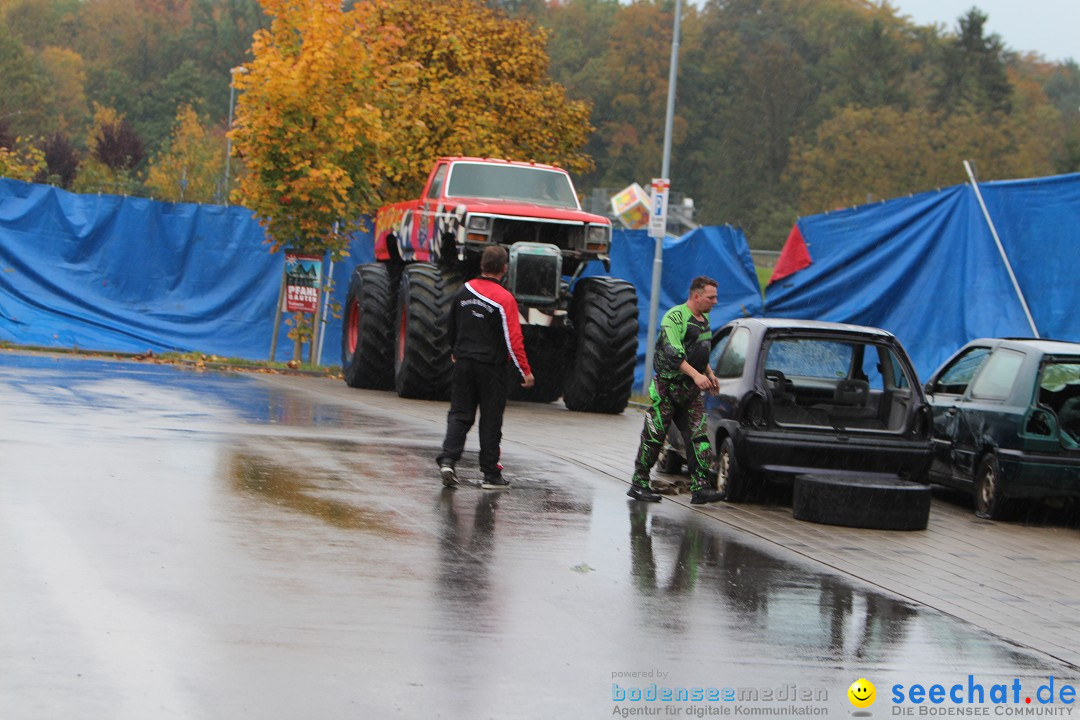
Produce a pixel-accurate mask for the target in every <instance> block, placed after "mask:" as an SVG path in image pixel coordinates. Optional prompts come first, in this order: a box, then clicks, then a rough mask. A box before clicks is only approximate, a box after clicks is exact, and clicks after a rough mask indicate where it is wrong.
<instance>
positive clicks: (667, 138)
mask: <svg viewBox="0 0 1080 720" xmlns="http://www.w3.org/2000/svg"><path fill="white" fill-rule="evenodd" d="M681 20H682V0H675V29H674V32H673V33H672V35H671V62H670V64H669V66H668V91H667V114H666V115H665V117H664V159H663V165H662V169H661V170H660V177H662V178H664V179H665V180H666V179H670V174H669V173H670V172H671V129H672V126H673V125H674V124H675V80H676V78H677V76H678V72H679V26H680V22H681ZM663 269H664V238H662V237H658V238H656V249H655V251H654V253H653V271H652V289H651V290H650V292H649V333H648V335H647V336H646V340H645V378H644V380H643V381H642V385H641V392H642V393H643V394H647V393H648V392H649V384H650V383H651V382H652V371H653V354H654V353H655V351H656V325H657V318H658V316H659V315H660V277H661V275H662V272H663Z"/></svg>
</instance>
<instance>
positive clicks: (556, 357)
mask: <svg viewBox="0 0 1080 720" xmlns="http://www.w3.org/2000/svg"><path fill="white" fill-rule="evenodd" d="M521 334H522V338H523V340H524V342H525V354H526V355H527V356H528V358H529V366H530V367H531V369H532V373H533V376H534V378H535V381H536V382H535V384H534V385H533V386H532V387H531V388H529V389H527V390H526V389H525V388H523V387H521V373H520V372H518V369H517V365H515V364H514V363H512V362H510V363H507V365H508V366H509V373H510V375H509V379H508V380H507V384H506V386H507V387H508V388H509V389H510V390H509V393H508V396H509V398H510V399H511V400H524V401H526V402H536V403H549V402H553V401H555V400H558V399H559V397H560V396H561V395H562V393H563V379H564V377H565V376H566V365H567V362H566V348H567V346H568V344H569V343H568V342H567V335H568V333H567V332H566V331H565V330H562V329H555V330H553V329H551V328H548V327H543V326H539V325H523V326H522V328H521Z"/></svg>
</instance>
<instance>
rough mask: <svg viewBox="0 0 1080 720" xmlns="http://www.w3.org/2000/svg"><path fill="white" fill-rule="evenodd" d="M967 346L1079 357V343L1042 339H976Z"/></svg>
mask: <svg viewBox="0 0 1080 720" xmlns="http://www.w3.org/2000/svg"><path fill="white" fill-rule="evenodd" d="M967 345H992V346H998V347H1006V348H1008V347H1011V348H1013V349H1015V350H1034V351H1035V352H1038V353H1042V354H1043V355H1080V343H1073V342H1067V341H1065V340H1046V339H1043V338H978V339H977V340H972V341H971V342H969V343H967ZM965 347H966V345H965Z"/></svg>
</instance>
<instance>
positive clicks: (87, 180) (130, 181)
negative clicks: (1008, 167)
mask: <svg viewBox="0 0 1080 720" xmlns="http://www.w3.org/2000/svg"><path fill="white" fill-rule="evenodd" d="M144 154H145V151H144V148H143V144H142V141H141V140H140V139H139V136H138V135H137V134H136V133H135V131H134V129H133V128H132V127H131V124H130V123H128V122H127V121H126V119H125V118H124V116H123V115H121V114H120V113H118V112H117V111H116V110H114V109H113V108H110V107H105V106H102V105H96V104H95V106H94V122H93V126H92V128H91V131H90V153H89V157H87V158H86V160H85V161H84V162H83V163H82V166H81V168H80V171H79V174H78V176H77V177H76V178H75V182H74V184H73V186H72V189H73V190H75V192H105V193H116V194H121V195H132V194H135V193H136V192H138V190H139V188H140V182H139V178H138V166H139V164H140V163H141V162H142V160H143V157H144Z"/></svg>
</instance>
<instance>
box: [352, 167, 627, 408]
mask: <svg viewBox="0 0 1080 720" xmlns="http://www.w3.org/2000/svg"><path fill="white" fill-rule="evenodd" d="M374 240H375V258H376V262H374V263H370V264H366V265H361V266H359V267H357V268H356V269H355V270H354V271H353V274H352V276H351V278H350V281H349V290H348V295H347V297H346V301H345V317H344V324H343V331H342V343H341V346H342V349H341V364H342V369H343V371H344V375H345V382H346V383H348V384H349V385H350V386H352V387H358V388H373V389H386V390H390V389H395V390H397V393H398V394H399V395H400V396H402V397H411V398H426V399H445V398H447V397H449V390H450V378H451V361H450V348H449V347H448V345H447V340H446V337H445V330H444V329H445V317H446V314H447V312H448V311H449V306H450V301H451V299H452V298H453V296H454V293H455V292H457V290H458V288H460V287H461V284H462V283H463V282H465V281H466V280H469V279H470V278H473V277H476V276H477V275H479V274H480V255H481V253H482V251H483V249H484V248H485V247H487V246H488V245H492V244H499V245H502V246H504V247H506V248H507V250H508V252H509V254H510V263H509V268H508V271H507V275H506V280H505V284H506V287H507V289H508V290H509V291H510V292H511V293H513V295H514V297H515V298H516V299H517V302H518V306H519V310H520V317H521V325H522V334H523V335H524V338H525V349H526V352H527V353H528V356H529V363H530V364H531V365H532V368H533V374H534V375H535V376H536V384H535V385H534V386H533V387H532V388H530V389H528V390H525V389H522V388H521V387H520V380H519V381H517V382H512V383H511V384H510V387H512V388H514V390H512V391H511V397H513V398H518V399H523V400H533V401H537V402H551V401H553V400H556V399H558V398H559V397H560V396H561V397H562V398H563V402H564V403H565V404H566V407H567V408H569V409H570V410H580V411H587V412H600V413H619V412H622V410H623V409H624V408H625V407H626V403H627V401H628V400H629V398H630V389H631V386H632V385H633V377H634V365H635V362H636V358H637V333H638V322H637V294H636V292H635V290H634V286H633V285H631V284H630V283H628V282H626V281H624V280H618V279H615V278H612V277H606V276H589V277H583V273H584V272H585V270H586V268H587V267H588V266H589V264H590V263H593V262H597V263H600V264H602V265H603V267H604V270H605V271H608V270H609V269H610V260H609V255H608V252H609V249H610V246H611V221H610V220H608V219H607V218H606V217H603V216H600V215H592V214H590V213H586V212H584V211H583V210H582V209H581V206H580V205H579V204H578V200H577V195H576V193H575V192H574V186H573V183H572V182H571V180H570V176H569V175H568V174H567V173H566V171H565V170H562V169H560V168H557V167H553V166H551V165H539V164H535V163H526V162H513V161H507V160H493V159H489V158H468V157H451V158H440V159H439V160H437V161H436V163H435V167H434V168H433V169H432V171H431V174H430V176H429V177H428V181H427V184H426V186H425V187H424V191H423V193H422V195H421V197H420V199H418V200H410V201H406V202H400V203H396V204H394V205H388V206H386V207H383V208H381V209H380V210H379V211H378V213H377V215H376V219H375V233H374Z"/></svg>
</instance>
